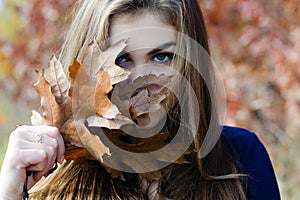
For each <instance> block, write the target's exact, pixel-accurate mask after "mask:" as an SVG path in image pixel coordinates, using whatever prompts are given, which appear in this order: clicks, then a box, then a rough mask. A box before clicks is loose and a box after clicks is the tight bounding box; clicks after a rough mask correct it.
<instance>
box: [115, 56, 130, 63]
mask: <svg viewBox="0 0 300 200" xmlns="http://www.w3.org/2000/svg"><path fill="white" fill-rule="evenodd" d="M126 61H128V60H127V59H126V58H125V57H124V56H119V57H118V58H117V59H116V61H115V63H116V65H120V64H121V63H124V62H126Z"/></svg>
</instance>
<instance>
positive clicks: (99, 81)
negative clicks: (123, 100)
mask: <svg viewBox="0 0 300 200" xmlns="http://www.w3.org/2000/svg"><path fill="white" fill-rule="evenodd" d="M125 45H126V42H125V41H121V42H118V43H117V44H115V45H113V46H111V47H110V48H108V50H107V51H108V52H109V55H110V56H112V55H113V56H115V57H112V58H110V59H100V57H101V58H103V54H106V56H108V53H106V51H104V52H102V51H100V48H97V47H98V45H97V44H96V43H95V42H94V43H92V44H91V45H90V46H89V48H88V50H87V52H86V54H85V56H84V58H83V61H82V64H80V63H78V62H77V61H76V60H75V61H74V63H73V65H72V66H70V67H69V74H70V81H69V80H68V79H66V78H65V76H64V75H63V74H62V73H63V69H62V66H61V64H60V63H59V61H58V60H57V59H56V58H55V57H53V58H52V60H51V61H50V65H49V66H48V68H46V69H45V70H42V71H41V72H39V73H38V82H37V83H36V84H35V89H36V90H37V92H38V93H39V95H40V97H41V109H42V113H43V114H42V116H41V115H39V114H38V113H37V112H33V115H32V117H31V119H32V120H31V121H32V124H33V125H37V124H41V123H44V124H46V125H51V126H56V127H58V128H59V129H60V132H61V134H62V136H63V138H64V141H65V144H66V146H67V147H68V146H71V145H74V146H76V147H77V148H67V151H66V157H65V158H66V159H76V158H80V157H88V158H89V159H90V158H92V157H93V158H95V159H98V160H102V156H103V155H104V154H107V155H110V152H109V149H108V148H107V147H106V146H105V145H103V143H102V142H101V140H100V139H99V138H98V137H97V136H96V135H93V134H91V133H90V132H89V130H88V129H87V128H86V126H85V120H86V119H87V118H88V117H89V116H91V115H94V114H98V115H100V116H102V117H104V118H108V119H113V118H114V117H116V116H117V115H118V114H119V110H118V108H117V107H116V106H115V105H113V104H112V103H111V102H110V100H109V98H108V97H107V94H108V93H109V92H110V91H111V90H112V84H111V82H114V83H117V82H118V81H122V80H125V79H126V78H127V77H128V74H129V72H128V71H126V70H123V69H120V67H118V66H116V65H115V64H112V63H111V60H115V59H116V56H117V55H118V54H119V53H120V51H121V50H122V49H123V48H124V47H125ZM95 69H96V70H95ZM114 71H116V73H113V72H114ZM109 73H110V75H111V76H110V75H109ZM69 86H70V89H69ZM67 94H68V95H67ZM66 95H67V96H66ZM85 149H87V150H88V152H89V153H90V154H91V155H87V153H86V150H85ZM69 151H71V152H74V154H73V153H70V152H69ZM71 155H72V156H71Z"/></svg>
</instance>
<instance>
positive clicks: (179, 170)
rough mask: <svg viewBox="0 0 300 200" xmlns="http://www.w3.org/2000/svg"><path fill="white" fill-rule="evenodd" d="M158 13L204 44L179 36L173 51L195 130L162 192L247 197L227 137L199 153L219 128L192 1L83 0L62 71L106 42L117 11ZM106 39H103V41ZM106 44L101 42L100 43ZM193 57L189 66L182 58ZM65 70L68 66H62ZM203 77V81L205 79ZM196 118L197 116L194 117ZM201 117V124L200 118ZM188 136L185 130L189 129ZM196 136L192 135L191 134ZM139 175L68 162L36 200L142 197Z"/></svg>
mask: <svg viewBox="0 0 300 200" xmlns="http://www.w3.org/2000/svg"><path fill="white" fill-rule="evenodd" d="M145 11H147V12H152V13H155V14H159V15H161V16H162V17H163V19H165V21H166V23H168V24H170V25H172V26H173V27H174V28H175V30H176V31H178V32H179V33H182V34H184V35H188V36H189V37H190V38H192V39H193V40H195V41H196V42H197V43H198V44H200V45H201V46H202V49H204V50H205V53H206V54H207V55H208V56H204V57H203V52H202V51H200V50H198V51H197V50H196V51H195V50H194V49H193V47H192V44H189V43H188V42H185V41H183V39H182V37H179V36H178V39H177V40H178V41H177V47H176V51H178V52H179V53H178V54H180V55H183V56H184V57H185V58H186V59H185V60H183V59H181V58H180V57H179V56H178V57H176V56H175V58H174V61H173V62H174V63H175V64H174V65H175V66H176V65H178V64H180V65H181V67H182V68H181V69H180V71H181V73H182V74H183V76H184V77H185V78H186V79H187V80H188V81H189V83H190V84H191V86H192V90H193V91H189V90H185V88H181V91H182V93H181V94H180V97H182V98H183V99H184V101H183V104H185V105H187V108H188V110H187V111H186V112H187V113H190V118H189V122H186V123H187V124H192V127H195V129H193V128H192V129H187V132H189V131H191V132H195V135H196V137H195V139H194V142H193V144H192V147H193V148H195V150H196V152H197V153H195V154H193V155H192V157H191V158H190V161H191V164H184V165H177V164H172V165H170V166H168V167H166V169H164V170H165V171H166V174H165V175H164V177H162V180H161V181H162V184H161V188H160V192H161V193H162V194H163V195H164V196H166V197H169V198H172V199H201V200H208V199H224V200H227V199H232V200H234V199H245V194H244V190H243V187H242V177H243V176H242V175H240V174H239V173H238V171H237V166H236V161H235V159H234V156H233V150H232V149H231V148H230V143H229V141H228V140H227V139H226V138H225V137H224V135H221V137H220V138H219V140H218V141H217V142H216V144H215V145H214V148H213V149H212V150H211V151H210V153H209V154H208V155H206V157H204V158H202V157H201V156H200V149H201V144H202V143H203V141H204V138H205V136H206V134H207V131H208V130H209V128H210V127H214V128H215V130H218V127H219V121H218V117H217V111H216V109H215V103H214V97H213V93H212V92H211V87H212V85H213V80H214V79H213V78H212V77H213V74H214V73H213V69H212V65H211V60H210V59H209V54H210V51H209V47H208V41H207V34H206V29H205V24H204V20H203V16H202V13H201V10H200V8H199V5H198V3H197V1H196V0H81V1H79V4H78V9H76V11H75V12H74V13H75V16H74V20H73V22H72V24H71V27H70V29H69V32H68V33H67V35H66V41H65V43H64V45H63V47H62V51H61V54H60V56H59V58H60V61H61V63H62V65H63V66H64V68H65V69H67V68H68V66H70V65H71V64H72V62H73V60H74V59H77V60H79V61H80V60H81V59H82V55H83V52H84V51H85V49H86V48H87V46H88V45H89V44H90V43H91V41H93V39H94V38H95V39H96V41H98V42H99V44H105V41H107V39H108V38H109V29H110V24H111V21H112V20H113V19H114V18H115V17H118V16H121V15H132V16H138V15H140V14H142V13H143V12H145ZM103 42H104V43H103ZM103 48H105V45H104V46H103ZM191 59H192V60H193V66H192V64H191V63H189V62H188V61H186V60H191ZM66 71H67V70H66ZM204 76H205V80H204V78H203V77H204ZM191 92H194V93H195V95H196V97H197V100H198V105H197V106H198V107H199V112H200V113H194V107H193V106H192V105H193V104H192V103H191V102H190V99H189V98H188V97H189V95H190V94H191ZM180 106H181V105H176V106H175V107H174V108H173V109H172V111H171V112H170V116H172V117H170V120H169V121H168V124H167V127H168V129H169V132H170V138H172V137H173V135H172V132H174V130H176V128H178V123H181V121H180V120H182V119H180V116H178V113H180ZM198 119H199V120H198ZM198 121H199V122H198ZM187 134H189V133H187ZM191 134H194V133H191ZM137 176H138V175H137V174H126V175H125V177H126V178H127V180H126V181H125V182H124V181H121V180H115V179H112V178H111V177H110V176H109V174H108V173H107V172H106V171H105V169H104V168H103V167H102V166H101V164H100V163H99V162H98V161H88V162H86V163H78V162H73V161H69V162H66V163H65V164H64V165H62V166H61V167H60V168H59V169H58V170H57V172H56V174H55V177H54V178H53V179H52V180H51V182H50V183H49V184H48V185H47V186H46V187H45V188H43V190H41V191H39V192H36V193H35V194H33V196H32V198H37V199H108V198H110V199H146V198H147V197H144V196H143V194H141V192H139V191H140V186H139V183H138V180H137Z"/></svg>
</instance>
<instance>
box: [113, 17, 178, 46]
mask: <svg viewBox="0 0 300 200" xmlns="http://www.w3.org/2000/svg"><path fill="white" fill-rule="evenodd" d="M121 39H128V45H127V47H126V49H125V50H126V51H134V50H137V49H141V48H155V47H157V46H159V45H161V44H163V43H166V42H176V31H175V28H174V27H173V26H171V25H169V24H166V23H165V20H164V19H163V18H162V16H160V15H157V14H152V13H150V12H146V13H143V14H141V15H138V16H135V17H132V16H131V15H120V16H118V17H116V18H114V19H113V20H112V23H111V27H110V41H109V43H110V44H111V45H112V44H114V43H116V42H118V41H120V40H121Z"/></svg>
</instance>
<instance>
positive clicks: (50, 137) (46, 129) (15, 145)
mask: <svg viewBox="0 0 300 200" xmlns="http://www.w3.org/2000/svg"><path fill="white" fill-rule="evenodd" d="M64 152H65V146H64V141H63V138H62V136H61V134H60V133H59V130H58V129H57V128H55V127H51V126H20V127H18V128H17V129H16V130H14V131H13V132H12V133H11V135H10V138H9V142H8V147H7V151H6V155H5V158H4V161H3V165H2V169H1V174H0V200H2V199H5V200H8V199H14V200H15V199H21V197H22V193H23V185H24V182H25V180H26V170H28V171H32V172H33V173H32V175H31V176H30V177H29V179H28V190H29V189H30V188H31V187H32V186H33V185H34V184H35V183H36V182H37V181H39V180H40V179H41V178H42V177H43V176H47V175H48V172H49V170H50V169H52V168H53V166H54V164H55V162H56V161H57V162H59V163H62V162H63V160H64Z"/></svg>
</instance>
